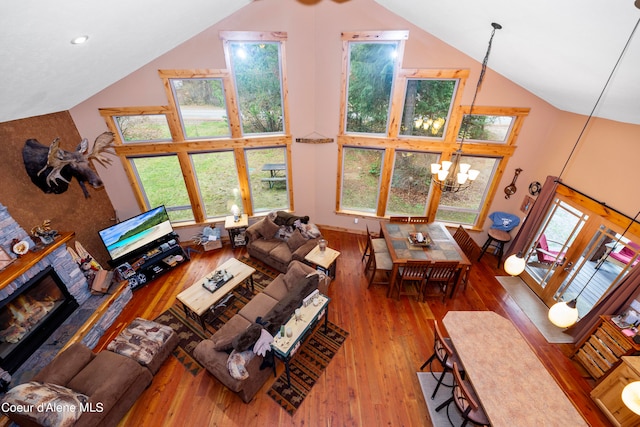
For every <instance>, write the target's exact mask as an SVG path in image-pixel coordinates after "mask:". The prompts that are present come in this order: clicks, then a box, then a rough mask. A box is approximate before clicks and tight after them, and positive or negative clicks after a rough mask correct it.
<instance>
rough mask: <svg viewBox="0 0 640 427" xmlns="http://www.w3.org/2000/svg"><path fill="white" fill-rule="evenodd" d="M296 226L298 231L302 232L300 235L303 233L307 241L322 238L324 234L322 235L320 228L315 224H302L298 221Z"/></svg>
mask: <svg viewBox="0 0 640 427" xmlns="http://www.w3.org/2000/svg"><path fill="white" fill-rule="evenodd" d="M295 225H296V227H297V228H298V230H300V233H302V236H303V237H306V238H307V239H317V238H318V237H321V236H322V233H320V230H319V229H318V227H316V225H315V224H313V223H309V224H302V223H300V222H297V221H296V224H295Z"/></svg>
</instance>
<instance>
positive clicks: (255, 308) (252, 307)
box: [238, 292, 278, 323]
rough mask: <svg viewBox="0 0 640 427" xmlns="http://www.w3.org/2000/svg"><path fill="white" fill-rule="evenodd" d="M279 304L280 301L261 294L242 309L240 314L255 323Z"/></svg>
mask: <svg viewBox="0 0 640 427" xmlns="http://www.w3.org/2000/svg"><path fill="white" fill-rule="evenodd" d="M277 303H278V300H275V299H273V298H271V297H270V296H269V295H267V294H264V293H262V292H260V293H259V294H258V295H256V296H254V297H253V298H251V301H249V302H248V303H247V305H245V306H244V307H242V309H241V310H240V311H239V312H238V314H239V315H241V316H242V317H244V318H245V319H247V320H249V321H250V322H252V323H253V322H255V321H256V319H257V318H258V317H262V316H264V315H265V314H267V313H268V312H269V311H271V309H272V308H273V306H274V305H276V304H277Z"/></svg>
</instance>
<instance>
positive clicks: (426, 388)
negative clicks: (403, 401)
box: [418, 372, 464, 427]
mask: <svg viewBox="0 0 640 427" xmlns="http://www.w3.org/2000/svg"><path fill="white" fill-rule="evenodd" d="M436 375H439V372H438V373H436ZM418 381H419V382H420V388H421V389H422V394H423V395H424V401H425V403H426V404H427V409H428V410H429V418H431V423H432V425H433V426H434V427H449V426H451V425H454V426H459V425H462V422H463V421H464V420H463V418H462V416H461V415H460V412H458V410H457V408H456V405H455V404H453V403H452V404H451V405H450V406H449V417H450V418H451V421H452V422H453V424H451V423H449V420H448V419H447V411H446V409H444V408H443V409H441V410H440V411H439V412H436V408H437V407H438V406H439V405H440V404H441V403H443V402H444V401H446V400H447V399H449V398H450V397H451V387H443V386H440V388H439V389H438V393H437V394H436V395H435V397H434V398H433V400H431V393H433V390H434V389H435V388H436V384H438V380H436V379H435V378H433V375H431V372H418ZM444 382H445V383H446V384H452V383H453V375H452V374H451V373H446V374H445V376H444Z"/></svg>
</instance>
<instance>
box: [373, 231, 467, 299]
mask: <svg viewBox="0 0 640 427" xmlns="http://www.w3.org/2000/svg"><path fill="white" fill-rule="evenodd" d="M380 230H381V232H382V235H383V236H384V240H385V242H386V243H387V248H388V249H389V256H390V257H391V262H392V263H393V266H392V270H391V279H390V284H389V292H388V296H389V297H391V296H392V295H393V291H394V289H395V286H396V276H397V275H398V270H399V268H400V267H401V266H402V265H403V264H406V263H407V261H458V262H459V266H460V270H459V271H458V274H457V275H456V279H455V281H454V283H453V286H451V292H450V293H449V296H450V297H453V295H454V293H455V290H456V288H457V286H458V285H459V282H460V280H461V279H462V274H460V271H461V270H462V269H465V268H470V267H471V261H469V259H468V258H467V256H466V255H465V254H464V252H463V251H462V249H461V248H460V246H458V243H456V241H455V239H454V238H453V236H452V235H451V233H449V230H447V227H446V226H445V225H444V223H441V222H437V221H435V222H428V223H411V222H388V221H381V222H380ZM417 233H422V235H423V236H424V239H425V240H424V242H422V243H420V242H415V241H414V240H412V238H411V236H414V235H416V234H417Z"/></svg>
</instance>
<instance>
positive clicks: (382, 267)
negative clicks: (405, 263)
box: [365, 233, 393, 288]
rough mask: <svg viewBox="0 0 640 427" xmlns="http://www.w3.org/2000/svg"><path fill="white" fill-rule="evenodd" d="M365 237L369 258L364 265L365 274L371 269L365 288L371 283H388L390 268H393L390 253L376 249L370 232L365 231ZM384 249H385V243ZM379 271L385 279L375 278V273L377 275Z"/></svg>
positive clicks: (389, 282)
mask: <svg viewBox="0 0 640 427" xmlns="http://www.w3.org/2000/svg"><path fill="white" fill-rule="evenodd" d="M367 239H368V240H369V259H368V260H367V264H366V265H365V274H366V272H367V271H369V270H371V276H370V277H369V284H368V285H367V288H368V287H370V286H371V285H372V284H381V285H390V284H391V281H390V275H391V270H392V269H393V261H391V255H389V251H388V250H385V251H380V252H378V251H376V247H375V246H374V243H373V240H374V239H373V238H372V237H371V234H369V233H367ZM383 240H384V239H383ZM384 249H387V246H386V243H385V246H384ZM380 273H382V274H383V275H384V276H385V277H386V280H379V281H376V280H375V278H376V275H378V276H379V275H380Z"/></svg>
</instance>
